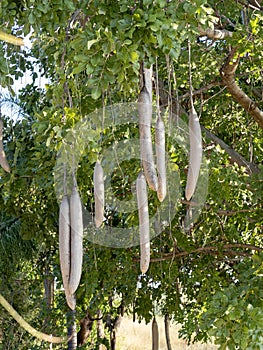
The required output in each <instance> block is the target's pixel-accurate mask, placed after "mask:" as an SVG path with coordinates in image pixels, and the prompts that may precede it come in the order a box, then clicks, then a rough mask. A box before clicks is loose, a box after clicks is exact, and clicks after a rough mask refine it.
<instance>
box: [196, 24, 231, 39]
mask: <svg viewBox="0 0 263 350" xmlns="http://www.w3.org/2000/svg"><path fill="white" fill-rule="evenodd" d="M198 31H199V33H200V35H201V36H207V37H208V38H210V39H214V40H217V39H220V40H222V39H225V38H227V37H228V38H229V37H232V35H233V32H230V31H229V30H226V29H211V28H206V29H203V28H200V27H199V28H198Z"/></svg>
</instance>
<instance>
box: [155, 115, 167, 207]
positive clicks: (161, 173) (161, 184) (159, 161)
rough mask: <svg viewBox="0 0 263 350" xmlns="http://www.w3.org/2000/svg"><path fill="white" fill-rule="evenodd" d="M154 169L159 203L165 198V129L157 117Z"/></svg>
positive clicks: (160, 119)
mask: <svg viewBox="0 0 263 350" xmlns="http://www.w3.org/2000/svg"><path fill="white" fill-rule="evenodd" d="M155 149H156V167H157V175H158V190H157V196H158V199H159V201H160V202H162V201H163V200H164V198H165V197H166V160H165V127H164V122H163V120H162V118H161V116H159V117H158V118H157V121H156V126H155Z"/></svg>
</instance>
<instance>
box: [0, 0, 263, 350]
mask: <svg viewBox="0 0 263 350" xmlns="http://www.w3.org/2000/svg"><path fill="white" fill-rule="evenodd" d="M261 3H262V2H261V1H233V0H231V1H216V0H215V1H206V0H198V1H187V0H181V1H174V0H171V1H164V0H156V1H149V0H141V1H128V0H107V1H103V2H102V1H96V0H93V1H88V0H85V1H78V0H53V1H48V0H16V1H15V0H14V1H9V0H2V1H1V4H0V30H3V31H5V32H7V33H12V34H14V35H16V36H23V37H24V36H26V35H29V36H30V38H31V42H32V48H30V49H29V48H27V47H15V46H13V45H11V44H8V43H6V42H4V41H2V42H0V48H1V50H0V83H1V86H2V88H7V89H9V92H10V94H11V95H12V94H13V91H12V86H13V83H15V81H16V80H18V79H20V77H22V76H23V75H24V74H25V72H28V71H29V72H30V74H31V75H32V78H33V82H32V84H28V85H26V86H25V87H24V88H23V89H22V90H21V91H20V92H19V94H18V99H19V102H18V104H19V106H20V108H21V110H22V111H23V113H22V117H21V118H19V119H13V118H12V115H10V113H2V115H1V118H2V119H3V121H4V125H5V129H4V146H5V151H6V154H7V157H8V160H9V162H10V166H11V169H12V171H11V173H10V174H8V173H5V172H4V170H2V169H0V189H1V193H0V196H1V200H0V214H1V215H0V218H1V219H0V241H1V244H0V250H1V254H0V255H1V261H0V266H1V272H2V273H1V274H0V285H1V294H3V295H4V296H5V297H6V298H7V299H8V300H9V302H10V303H12V305H13V306H14V307H15V308H16V309H17V310H18V311H19V312H20V313H21V314H22V315H23V316H24V317H25V318H26V319H27V320H28V321H29V322H30V323H31V324H32V325H34V326H35V327H36V328H38V329H41V330H43V331H45V332H48V333H52V334H56V335H59V334H63V333H64V334H65V333H66V314H67V312H68V310H67V307H66V302H65V300H64V294H63V290H62V281H61V274H60V270H59V256H58V209H59V199H60V197H59V196H58V195H57V187H56V182H55V180H54V175H56V174H55V173H56V170H54V169H56V166H57V165H56V164H57V163H56V161H57V155H58V154H59V151H60V150H61V149H63V148H62V146H63V145H65V139H66V137H73V136H74V135H75V134H74V132H73V133H71V131H72V130H73V131H74V130H75V131H76V130H77V131H78V135H82V137H83V135H84V134H85V133H87V139H86V140H85V144H84V145H83V144H82V143H80V144H79V145H78V147H79V149H80V150H81V157H80V159H79V163H78V171H77V180H78V187H79V189H80V193H81V198H82V202H83V205H84V206H85V208H86V209H87V210H88V211H89V212H91V213H92V212H93V210H94V199H93V168H94V164H95V162H96V160H97V158H98V157H99V158H102V159H103V162H104V163H103V165H104V166H105V168H107V169H108V170H109V173H107V176H106V181H108V182H107V183H108V184H109V185H111V188H110V191H111V192H112V193H109V195H108V197H107V198H108V199H109V200H110V199H111V195H114V196H115V197H116V198H117V199H118V200H119V202H118V203H123V205H124V204H125V201H128V200H130V199H131V198H133V196H134V188H133V186H134V181H135V179H136V177H137V175H138V173H139V171H140V161H139V160H138V159H136V158H137V157H136V158H133V157H130V156H129V157H128V155H127V154H125V152H124V154H122V150H121V149H119V150H118V154H117V153H116V158H115V156H112V154H113V153H114V152H112V150H113V151H114V144H115V143H117V144H120V145H124V144H125V142H127V141H128V140H133V139H138V126H137V122H136V112H135V110H134V106H135V105H134V104H133V102H136V101H137V97H138V92H139V70H140V64H141V62H142V61H144V63H145V65H146V66H148V67H149V66H150V65H151V64H152V65H153V67H154V103H156V102H158V101H159V103H160V105H161V107H162V108H163V110H164V115H165V116H166V122H167V123H166V127H167V146H166V147H167V158H168V159H167V164H168V167H169V169H170V176H171V177H170V178H169V188H170V191H171V197H170V198H169V200H168V201H167V202H166V204H165V205H167V206H168V207H169V208H170V209H169V210H172V211H173V214H174V215H173V217H172V220H170V221H169V222H168V225H164V227H162V228H161V230H160V228H159V231H158V229H157V231H155V232H157V234H155V237H153V238H152V240H151V258H152V261H151V264H150V269H149V271H148V272H147V274H146V275H140V269H139V262H138V261H139V247H138V245H135V246H133V245H129V246H128V245H127V246H125V244H124V245H121V244H120V245H119V247H118V248H116V247H115V246H114V245H113V246H110V244H109V245H108V246H107V245H100V244H98V242H97V243H93V242H92V240H91V238H90V237H92V235H93V234H94V232H93V231H89V228H87V230H86V235H85V242H84V265H83V273H82V280H81V285H80V287H79V289H78V291H77V319H78V320H81V319H82V318H83V317H84V316H85V314H86V311H87V309H88V310H89V313H90V314H91V315H96V314H97V312H98V310H101V312H102V314H103V316H104V318H103V320H104V321H105V322H106V320H107V317H108V316H109V315H110V317H111V319H115V318H116V316H118V315H119V314H120V313H121V310H123V309H124V310H125V313H126V314H128V315H133V317H136V318H138V319H140V320H142V319H145V320H146V322H149V321H151V319H152V318H153V316H154V314H155V313H159V314H161V315H169V317H170V318H171V319H172V320H173V321H175V322H178V323H180V324H181V325H182V330H181V335H182V336H183V337H185V338H186V339H188V340H189V341H190V340H191V339H192V340H193V339H195V340H203V341H207V340H208V339H209V337H210V336H213V337H214V339H215V341H216V343H217V344H219V345H220V349H255V350H256V349H260V348H262V344H263V339H262V334H261V330H262V327H263V314H262V308H263V295H262V290H263V288H262V283H263V282H262V267H263V255H262V250H263V236H262V228H263V219H262V218H263V215H262V214H263V210H262V209H263V208H262V190H263V183H262V174H263V167H262V161H263V131H262V129H263V122H262V120H263V116H262V113H263V112H261V110H263V99H262V61H263V57H262V55H263V39H262V38H263V25H262V24H263V7H262V6H263V4H262V6H261ZM208 29H210V31H208ZM218 34H220V36H218ZM189 48H190V60H189ZM36 64H38V65H39V66H40V67H41V71H40V72H36V69H35V67H36ZM189 66H190V73H191V79H192V85H193V86H192V87H193V97H194V105H195V108H196V110H197V112H198V114H199V115H200V123H201V125H202V127H203V129H202V131H203V150H204V164H203V168H202V174H203V177H202V178H201V181H199V191H200V193H205V197H204V198H203V197H202V196H200V197H199V196H196V198H195V199H196V200H197V201H198V200H200V201H201V202H202V203H199V206H198V203H197V207H196V208H195V209H193V216H194V221H191V220H190V221H189V220H185V217H186V213H187V212H189V203H187V202H186V201H185V199H184V192H183V190H184V187H185V182H186V173H187V168H188V158H187V156H188V154H187V149H188V148H187V147H188V146H187V142H188V140H187V131H186V130H187V127H186V125H187V112H188V110H189V106H190V104H189V89H190V86H189ZM231 67H235V70H234V72H233V74H234V75H233V76H234V81H235V83H236V84H237V85H238V86H239V87H240V89H241V92H243V93H245V94H246V96H247V97H248V98H249V99H250V100H249V103H250V105H249V107H246V106H245V105H244V104H243V102H242V101H243V100H244V98H243V97H244V96H243V95H242V94H241V95H240V93H239V95H235V91H233V89H232V90H231V87H233V86H234V87H235V84H232V83H231V79H232V75H231V74H229V70H230V68H231ZM27 74H28V73H27ZM227 74H228V75H227ZM40 75H42V77H45V78H47V79H48V83H47V84H46V85H45V88H40V87H39V86H38V81H39V77H40ZM228 78H229V81H230V83H229V86H230V88H229V86H228V85H227V79H228ZM238 96H239V97H240V98H238ZM4 100H5V99H4V95H3V94H2V97H1V106H3V105H4V102H5V101H4ZM252 102H253V103H255V104H256V106H257V108H258V110H259V112H257V111H256V112H257V113H256V112H255V113H254V111H255V108H254V107H253V108H252ZM118 103H123V106H124V107H123V108H124V110H125V113H126V114H125V113H124V112H123V118H124V119H123V120H122V122H119V121H118V122H115V119H114V118H112V120H111V119H109V118H110V117H109V115H110V114H107V118H106V119H104V114H103V113H102V112H101V108H102V107H105V106H107V108H109V110H110V107H109V106H111V105H113V104H118ZM128 103H129V105H128V108H127V107H125V106H127V104H128ZM253 106H254V104H253ZM116 108H117V109H116V110H118V111H119V109H118V108H119V107H116ZM129 108H130V112H129V111H128V109H129ZM252 109H253V110H252ZM116 110H115V111H116ZM167 110H168V111H170V112H171V111H172V112H173V115H172V117H171V116H170V117H168V116H167V115H169V113H166V111H167ZM94 111H95V112H94ZM92 112H93V114H92ZM129 113H130V114H129ZM253 113H254V114H253ZM260 113H261V114H260ZM170 114H171V113H170ZM127 116H130V117H131V120H130V121H129V120H126V119H125V118H127ZM116 117H119V119H120V118H122V115H121V114H119V115H118V116H116ZM132 118H133V119H132ZM178 118H180V119H178ZM117 119H118V118H117ZM128 119H129V118H128ZM78 122H79V124H78ZM104 122H105V124H104ZM185 127H186V128H185ZM69 135H71V136H69ZM72 135H73V136H72ZM80 140H83V138H80ZM111 147H113V148H111ZM120 148H121V147H120ZM106 150H108V153H107V152H106ZM103 152H104V153H103ZM105 152H106V153H105ZM109 152H112V153H110V154H111V156H110V157H109ZM105 154H106V156H105ZM107 155H108V159H107ZM123 157H126V159H125V158H123ZM118 158H119V159H120V161H119V160H118ZM113 160H114V163H113ZM110 173H111V174H110ZM110 176H111V178H110ZM202 179H203V181H202ZM206 179H208V180H209V184H208V189H206V185H207V183H206V182H205V180H206ZM60 194H61V193H60ZM177 199H178V200H177ZM149 201H150V214H151V216H152V217H153V216H154V215H155V214H156V213H157V212H158V210H159V209H161V205H160V203H158V200H157V196H156V194H155V193H153V192H152V191H149ZM174 208H176V210H175V209H174ZM157 209H158V210H157ZM105 216H106V223H105V226H106V228H107V229H108V231H107V232H106V235H107V234H110V233H109V232H110V228H111V227H112V228H121V229H122V230H127V232H128V230H129V229H130V228H133V227H136V226H137V225H138V214H137V211H136V210H130V211H127V212H121V211H119V210H118V205H116V206H113V205H112V206H110V205H108V207H107V212H106V215H105ZM186 226H187V227H186ZM160 232H161V233H160ZM159 233H160V234H159ZM104 234H105V233H104ZM103 237H104V236H103ZM105 237H106V236H105ZM105 237H104V238H105ZM105 239H106V238H105ZM49 279H51V280H52V281H53V280H55V286H56V288H55V291H54V300H53V302H52V305H50V304H49V302H47V301H46V300H45V299H44V294H45V293H44V291H45V289H44V286H45V283H47V280H49ZM45 295H46V294H45ZM0 323H1V327H0V328H1V333H0V344H1V346H2V347H3V348H5V349H17V348H19V349H28V348H29V342H30V348H31V349H41V348H43V343H42V344H41V342H40V341H39V340H35V339H34V338H29V337H28V336H27V335H26V334H25V333H24V332H23V330H22V329H18V327H17V326H16V324H15V322H14V321H12V320H11V318H10V317H9V316H8V315H7V314H6V312H5V311H4V310H3V309H1V311H0ZM105 324H106V323H105ZM10 339H12V340H10ZM100 341H101V339H99V338H98V337H97V334H96V332H95V330H94V329H93V333H92V334H91V336H90V337H89V338H88V342H87V343H86V345H84V346H83V348H86V349H89V348H90V349H91V348H92V349H94V347H95V346H99V342H100ZM105 342H106V344H109V340H108V338H107V339H106V340H105ZM18 344H19V345H18ZM108 346H109V345H108ZM54 348H57V349H63V348H66V345H65V346H64V345H57V346H54Z"/></svg>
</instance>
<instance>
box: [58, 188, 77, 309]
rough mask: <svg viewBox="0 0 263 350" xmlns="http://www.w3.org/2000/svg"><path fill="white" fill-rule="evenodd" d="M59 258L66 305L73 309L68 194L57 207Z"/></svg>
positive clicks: (74, 304)
mask: <svg viewBox="0 0 263 350" xmlns="http://www.w3.org/2000/svg"><path fill="white" fill-rule="evenodd" d="M59 260H60V269H61V274H62V281H63V286H64V290H65V295H66V300H67V304H68V306H69V307H70V308H71V309H72V310H75V307H76V299H75V296H74V295H72V293H71V292H70V290H69V276H70V208H69V200H68V196H66V195H64V196H63V198H62V201H61V204H60V208H59Z"/></svg>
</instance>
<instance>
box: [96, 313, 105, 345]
mask: <svg viewBox="0 0 263 350" xmlns="http://www.w3.org/2000/svg"><path fill="white" fill-rule="evenodd" d="M97 318H98V320H97V339H98V343H99V347H98V350H103V348H104V346H103V344H100V340H101V339H103V338H104V331H103V321H102V312H101V310H98V313H97Z"/></svg>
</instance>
